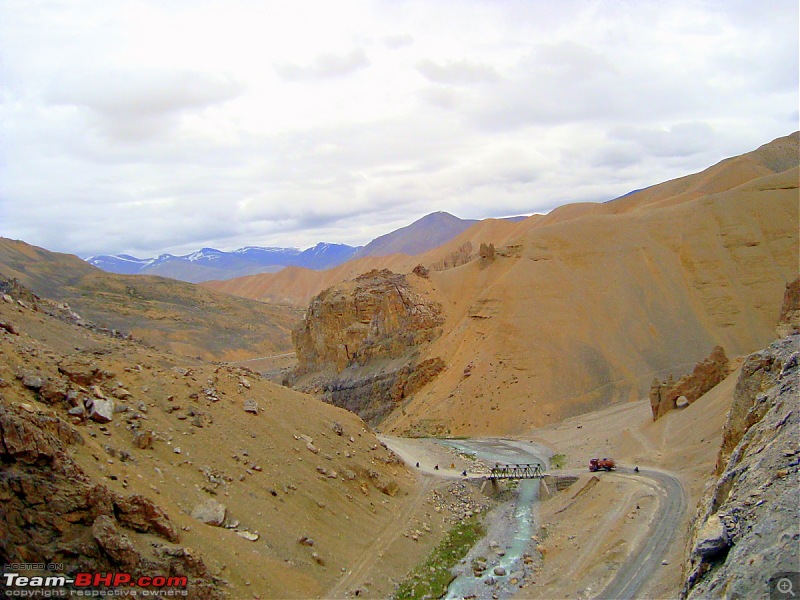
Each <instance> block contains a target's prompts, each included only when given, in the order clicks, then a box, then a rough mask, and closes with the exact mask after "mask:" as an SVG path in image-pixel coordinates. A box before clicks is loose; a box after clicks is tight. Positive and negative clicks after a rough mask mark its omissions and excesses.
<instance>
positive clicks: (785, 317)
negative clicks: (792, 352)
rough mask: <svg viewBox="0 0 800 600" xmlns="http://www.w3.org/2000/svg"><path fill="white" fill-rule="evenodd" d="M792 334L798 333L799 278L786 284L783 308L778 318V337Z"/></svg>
mask: <svg viewBox="0 0 800 600" xmlns="http://www.w3.org/2000/svg"><path fill="white" fill-rule="evenodd" d="M792 333H800V277H798V278H797V279H795V280H794V281H792V282H791V283H787V284H786V291H785V292H784V294H783V306H781V314H780V316H779V317H778V327H777V334H778V337H784V336H787V335H789V334H792Z"/></svg>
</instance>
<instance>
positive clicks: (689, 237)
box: [331, 134, 798, 434]
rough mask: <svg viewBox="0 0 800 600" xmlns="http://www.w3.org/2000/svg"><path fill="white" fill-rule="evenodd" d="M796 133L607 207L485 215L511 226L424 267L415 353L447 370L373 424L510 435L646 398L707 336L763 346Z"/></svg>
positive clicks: (781, 249)
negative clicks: (426, 337) (454, 259)
mask: <svg viewBox="0 0 800 600" xmlns="http://www.w3.org/2000/svg"><path fill="white" fill-rule="evenodd" d="M797 141H798V136H797V135H796V134H795V135H793V136H790V137H789V138H782V139H780V140H777V141H776V142H774V143H773V144H770V145H767V146H765V147H762V148H761V149H759V150H757V151H755V152H753V153H750V154H747V155H744V156H743V157H739V158H738V159H733V160H729V161H724V162H723V163H720V164H719V165H716V166H715V167H712V168H710V169H708V170H707V171H705V172H704V173H702V174H698V175H696V176H693V177H692V178H684V179H683V180H676V182H669V183H667V184H664V186H665V187H664V188H663V189H656V188H653V189H648V190H643V191H642V192H639V193H638V194H632V195H630V196H628V197H625V198H623V199H620V200H619V201H616V202H611V203H606V204H584V205H576V206H568V207H564V208H563V209H558V210H556V211H553V213H551V214H550V215H547V216H545V217H531V218H530V219H527V220H526V221H523V222H521V223H498V224H497V225H496V228H495V229H494V231H496V232H497V234H498V236H502V235H507V234H508V232H509V231H511V230H513V231H514V232H515V233H516V234H517V237H514V238H512V239H509V238H505V240H506V242H505V243H504V244H503V245H499V244H498V247H497V250H496V253H495V254H494V256H493V257H487V258H477V259H473V260H471V261H470V262H467V263H466V264H462V265H460V266H457V267H455V268H449V269H446V270H442V271H436V270H431V271H430V274H429V276H430V286H429V289H428V293H429V296H430V300H432V301H435V302H438V303H440V304H441V306H442V312H443V314H444V315H445V324H444V326H443V330H444V333H443V335H442V336H441V337H439V338H438V339H436V340H435V341H433V342H432V343H431V345H430V347H429V348H428V349H426V350H425V352H423V353H422V354H421V355H420V357H419V360H420V361H424V360H426V359H433V358H436V357H439V358H441V359H442V360H443V361H444V363H445V364H446V365H447V368H446V369H445V370H444V371H443V372H442V373H441V374H440V375H439V376H438V377H437V378H436V379H434V380H433V381H432V382H431V383H430V384H429V385H427V386H426V387H424V388H422V389H421V390H420V391H418V392H417V393H416V394H414V395H413V396H412V397H410V398H406V399H404V400H403V402H401V403H399V404H397V405H396V409H395V411H394V412H393V413H392V414H391V415H390V416H389V417H388V418H387V419H386V420H385V421H384V422H383V424H382V425H381V427H382V428H383V429H384V430H385V431H391V432H395V433H411V434H426V433H440V434H441V433H447V432H449V433H452V434H485V433H509V432H519V431H523V430H525V429H527V428H529V427H531V426H536V425H541V424H544V423H548V422H554V421H558V420H560V419H563V418H565V417H568V416H571V415H575V414H578V413H581V412H586V411H589V410H592V409H595V408H598V407H601V406H605V405H607V404H609V403H613V402H617V401H624V400H629V399H636V398H640V397H644V396H646V395H647V392H648V390H649V386H650V384H651V382H652V380H653V378H654V376H658V377H660V378H664V377H666V376H668V375H670V374H671V375H674V376H675V377H676V379H677V378H679V377H680V376H681V375H684V374H686V373H687V372H689V371H690V370H691V369H692V367H693V366H694V365H695V363H697V362H698V361H700V360H701V359H703V358H705V357H706V356H707V355H708V354H709V353H710V352H711V350H712V349H713V348H714V347H715V346H717V345H719V346H722V348H724V350H725V352H726V353H727V354H728V355H729V356H738V355H742V354H747V353H749V352H752V351H754V350H756V349H758V348H760V347H763V346H764V345H765V344H766V343H767V342H769V340H770V339H772V336H773V331H774V327H775V323H776V320H777V317H778V314H777V311H778V309H777V308H776V307H779V306H780V302H781V298H782V295H783V291H784V286H785V284H786V283H787V282H788V281H791V280H793V279H795V278H796V276H797V270H798V264H797V256H798V226H797V224H798V189H797V182H798V168H797V166H796V164H797ZM792 164H794V165H795V166H794V167H793V168H790V169H788V170H785V171H782V172H779V173H774V172H773V171H772V167H775V168H780V167H783V166H786V165H792ZM763 173H767V174H766V175H763V176H760V177H759V176H758V175H759V174H763ZM742 180H744V181H745V182H744V183H742ZM725 185H728V186H729V187H728V189H727V190H726V191H720V190H722V189H723V188H725ZM702 190H710V191H711V192H713V193H703V192H702ZM689 191H691V193H689ZM639 195H641V196H640V200H641V202H640V203H639V204H637V203H636V197H637V196H639ZM479 226H480V224H479ZM483 227H484V228H485V229H484V230H483V231H484V232H485V233H488V232H489V231H490V228H489V227H488V226H486V225H484V226H483ZM468 233H469V230H468V231H467V232H465V233H464V234H462V236H466V235H467V234H468ZM467 241H470V240H469V239H466V240H465V239H464V238H463V237H462V239H461V240H458V239H455V240H453V242H452V243H451V244H456V243H461V244H465V243H466V242H467ZM487 241H491V240H487ZM473 247H474V246H473ZM450 248H452V246H450ZM437 252H439V256H441V253H442V252H443V249H439V250H437ZM473 252H475V250H473ZM476 253H477V252H476ZM431 256H432V255H431ZM417 258H419V257H417ZM342 326H344V327H346V326H347V324H346V323H343V324H342ZM331 334H332V332H331Z"/></svg>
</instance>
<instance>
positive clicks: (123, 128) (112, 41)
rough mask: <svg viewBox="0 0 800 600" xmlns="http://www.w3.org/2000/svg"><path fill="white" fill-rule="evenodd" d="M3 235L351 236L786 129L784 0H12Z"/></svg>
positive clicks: (100, 249)
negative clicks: (311, 0) (761, 0)
mask: <svg viewBox="0 0 800 600" xmlns="http://www.w3.org/2000/svg"><path fill="white" fill-rule="evenodd" d="M0 86H2V87H0V160H1V161H2V164H0V235H3V236H5V237H12V238H19V239H23V240H25V241H27V242H29V243H33V244H36V245H40V246H44V247H46V248H48V249H51V250H58V251H64V252H71V253H75V254H79V255H81V256H87V255H90V254H99V253H120V252H127V253H130V254H134V255H137V256H140V257H141V256H151V255H155V254H158V253H160V252H166V251H169V252H173V253H187V252H190V251H192V250H195V249H198V248H200V247H202V246H213V247H216V248H220V249H223V250H232V249H235V248H238V247H241V246H245V245H266V246H291V247H300V248H306V247H308V246H311V245H313V244H315V243H316V242H318V241H327V242H339V243H347V244H351V245H359V244H364V243H366V242H368V241H369V240H370V239H372V238H374V237H376V236H378V235H380V234H383V233H386V232H388V231H390V230H393V229H396V228H397V227H401V226H404V225H407V224H408V223H410V222H411V221H413V220H415V219H417V218H419V217H421V216H423V215H425V214H427V213H430V212H433V211H436V210H445V211H448V212H451V213H453V214H455V215H457V216H459V217H462V218H484V217H492V216H506V215H516V214H531V213H534V212H546V211H548V210H550V209H552V208H554V207H555V206H558V205H561V204H564V203H568V202H574V201H587V200H588V201H604V200H608V199H611V198H614V197H616V196H619V195H622V194H624V193H626V192H628V191H630V190H632V189H637V188H640V187H644V186H647V185H650V184H654V183H658V182H661V181H664V180H667V179H671V178H674V177H678V176H681V175H685V174H688V173H691V172H695V171H699V170H702V169H703V168H705V167H707V166H709V165H711V164H713V163H715V162H717V161H719V160H721V159H722V158H725V157H728V156H732V155H736V154H740V153H742V152H746V151H748V150H752V149H754V148H756V147H757V146H759V145H761V144H763V143H766V142H768V141H770V140H772V139H774V138H775V137H779V136H782V135H787V134H789V133H791V132H792V131H795V130H796V129H798V2H797V0H765V1H764V2H753V1H752V0H744V1H735V0H714V1H707V2H700V1H692V2H689V1H679V0H675V1H668V0H659V1H647V0H636V1H634V0H606V1H581V0H574V1H572V0H571V1H565V0H514V1H512V0H507V1H503V0H491V1H490V0H484V1H474V2H473V1H469V0H459V1H452V2H450V1H446V0H424V1H422V0H420V1H414V0H408V1H406V0H377V1H353V2H349V1H341V0H325V1H320V2H302V1H297V0H281V1H257V0H225V1H221V0H219V1H216V0H215V1H211V0H209V1H203V0H135V1H133V0H130V1H129V0H63V1H59V0H2V2H0Z"/></svg>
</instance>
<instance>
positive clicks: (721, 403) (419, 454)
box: [334, 369, 738, 599]
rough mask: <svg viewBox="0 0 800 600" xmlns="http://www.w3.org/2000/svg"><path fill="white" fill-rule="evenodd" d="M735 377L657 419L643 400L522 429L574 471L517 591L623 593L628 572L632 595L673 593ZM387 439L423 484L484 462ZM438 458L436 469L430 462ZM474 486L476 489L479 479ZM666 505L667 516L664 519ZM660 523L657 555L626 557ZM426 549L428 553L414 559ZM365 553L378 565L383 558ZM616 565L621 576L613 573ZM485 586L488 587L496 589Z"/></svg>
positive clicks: (545, 505) (545, 518) (545, 517)
mask: <svg viewBox="0 0 800 600" xmlns="http://www.w3.org/2000/svg"><path fill="white" fill-rule="evenodd" d="M737 377H738V369H736V370H735V371H734V372H733V373H732V374H731V375H729V377H728V378H727V379H726V380H725V381H723V382H722V383H721V384H720V385H718V386H717V387H716V388H714V389H713V390H712V391H711V392H709V393H708V394H707V395H706V396H704V397H703V398H701V399H699V400H698V401H697V402H696V403H694V404H692V405H690V406H688V407H686V408H684V409H682V410H676V411H673V412H671V413H668V414H667V415H666V416H665V417H663V418H662V419H660V420H659V421H658V422H653V421H652V416H651V411H650V405H649V402H648V401H647V400H640V401H636V402H630V403H625V404H617V405H614V406H612V407H609V408H607V409H604V410H601V411H596V412H593V413H587V414H585V415H581V416H579V417H575V418H572V419H569V420H566V421H563V422H561V423H559V424H555V425H551V426H549V427H545V428H541V429H537V430H533V431H531V432H529V433H528V434H527V435H526V436H521V437H519V438H518V441H519V442H526V443H529V442H533V443H535V444H538V445H543V446H546V447H548V448H549V449H550V450H551V451H552V452H553V453H555V454H560V455H562V457H561V460H562V461H563V463H564V469H563V470H561V471H559V470H557V469H551V472H552V473H553V474H558V473H559V472H561V473H563V474H573V475H576V476H578V477H579V478H578V480H577V481H576V482H575V484H573V485H572V486H571V487H569V488H568V489H566V490H565V491H563V492H560V493H556V494H554V495H553V496H552V497H551V498H549V499H546V500H543V501H541V502H540V504H539V507H538V509H539V515H538V522H539V525H540V529H539V531H538V533H537V534H536V539H535V540H534V542H535V543H536V544H538V546H539V550H540V551H541V552H542V558H541V560H539V561H538V562H537V563H536V564H535V565H534V570H533V573H532V574H531V575H530V576H528V577H526V578H525V579H523V580H521V581H520V582H519V585H518V587H517V589H518V591H517V592H516V593H515V595H514V597H518V598H547V599H553V598H570V599H574V598H593V597H596V596H597V595H598V594H600V593H604V594H606V593H620V592H622V590H623V587H622V586H624V584H625V583H626V581H627V580H631V579H634V578H640V579H641V580H642V587H641V588H640V589H639V591H638V592H637V596H642V597H648V598H676V597H678V595H679V589H680V585H681V564H682V560H683V552H684V546H685V544H686V537H687V530H688V523H689V518H690V514H691V513H692V512H693V509H694V506H695V504H696V502H697V500H698V498H699V496H700V493H701V492H702V489H703V486H704V484H705V482H706V480H707V478H708V477H709V476H710V475H711V472H712V470H713V467H714V462H715V459H716V454H717V451H718V449H719V446H720V441H721V435H722V428H723V425H724V422H725V417H726V413H727V410H728V407H729V406H730V402H731V398H732V393H733V388H734V385H735V383H736V379H737ZM385 440H386V441H387V443H389V445H390V446H391V447H392V448H393V450H395V452H397V453H398V454H399V455H400V456H401V457H402V458H403V459H404V460H406V461H407V462H408V463H409V464H410V466H415V464H416V462H419V463H420V467H419V468H418V477H419V479H420V480H421V481H422V484H421V488H420V489H421V490H422V491H428V490H430V489H431V486H433V485H436V483H435V482H433V480H432V477H436V478H437V479H438V481H439V485H441V482H442V481H443V480H444V481H446V480H447V478H450V479H459V478H460V477H461V471H462V470H463V469H467V470H468V471H469V472H470V474H474V473H479V472H480V470H481V469H480V468H479V467H478V466H477V465H476V463H475V462H474V461H471V460H468V459H466V458H465V457H464V456H463V455H462V456H459V455H458V454H457V453H454V451H453V450H452V449H450V448H446V447H444V446H442V445H441V444H439V443H436V442H434V441H431V440H422V439H420V440H417V439H408V438H405V439H404V438H385ZM594 456H608V457H614V458H615V459H616V461H617V464H618V465H619V466H620V468H619V469H618V471H617V472H612V473H597V474H594V473H589V472H588V460H589V458H591V457H594ZM437 464H438V465H439V469H434V468H433V467H434V465H437ZM634 466H639V467H640V468H641V469H642V474H641V475H644V474H645V471H647V472H649V473H650V474H651V475H653V477H648V476H640V475H635V474H634V473H633V472H632V470H633V467H634ZM660 473H665V475H663V476H660ZM669 474H672V475H674V476H675V477H671V476H670V475H669ZM670 487H671V489H670ZM474 488H475V489H474V490H473V491H477V489H478V487H477V485H476V486H474ZM670 503H672V505H671V506H670ZM424 506H425V505H424V504H419V505H418V508H422V507H424ZM665 506H666V507H667V509H669V510H671V513H670V514H671V516H670V517H669V519H670V521H669V522H666V523H662V522H660V520H661V519H662V518H663V515H664V514H667V513H666V512H665ZM410 508H411V509H413V508H414V507H413V506H411V507H410ZM429 509H430V507H429V506H428V507H427V510H429ZM412 512H413V510H411V511H410V512H409V511H403V513H402V514H400V515H399V519H400V520H404V519H406V518H413V517H411V513H412ZM406 513H408V514H406ZM490 514H493V513H490ZM497 514H502V511H498V513H497ZM417 518H419V515H418V516H417ZM491 527H492V523H491V522H489V523H487V528H489V529H491ZM395 528H402V526H401V525H399V524H398V525H395ZM659 528H660V529H665V528H667V529H668V530H669V531H667V532H666V534H665V535H664V536H663V537H664V540H665V541H664V542H663V544H662V546H661V548H659V557H658V560H657V562H654V561H653V558H652V557H650V562H651V563H652V564H650V565H649V568H650V570H649V572H644V571H639V572H638V573H637V572H636V571H635V569H631V568H630V567H629V565H630V561H629V559H630V558H631V557H632V556H636V557H637V558H640V559H642V560H641V562H643V561H644V559H646V558H647V557H646V556H638V554H639V553H640V552H641V551H642V549H643V548H645V547H646V542H648V541H649V536H651V535H652V532H653V531H655V530H657V529H659ZM662 533H663V532H662ZM387 550H388V549H387ZM420 550H421V548H420ZM387 554H388V552H387ZM422 558H424V555H421V556H420V557H419V559H420V561H421V560H422ZM368 562H371V564H372V565H373V566H374V567H376V568H379V567H378V565H379V563H380V561H379V560H376V559H373V560H372V561H368ZM633 562H635V561H633ZM365 566H366V565H365ZM368 572H369V569H364V570H363V573H359V574H360V575H362V579H365V578H366V579H368V578H369V576H372V575H374V574H372V573H368ZM618 574H620V577H618V580H617V581H612V580H614V578H615V576H616V575H618ZM357 579H358V578H357V577H356V578H353V577H352V576H348V577H347V578H346V580H347V583H348V584H350V586H343V585H342V582H340V584H339V585H337V586H336V588H334V590H335V591H336V592H337V594H335V595H339V594H341V593H342V592H344V593H345V594H347V591H348V590H347V588H348V587H350V590H353V589H355V587H356V586H357V584H358V581H357ZM373 579H374V577H373ZM380 587H382V586H377V587H376V589H375V590H374V591H375V592H377V591H378V589H377V588H380ZM507 589H508V588H506V590H507ZM365 591H366V590H365ZM386 591H389V590H386ZM487 592H489V596H488V597H491V593H492V592H491V591H490V590H488V589H487ZM495 595H498V594H497V593H496V592H495ZM369 597H371V594H370V595H369ZM499 597H507V595H506V593H503V594H502V595H500V596H499Z"/></svg>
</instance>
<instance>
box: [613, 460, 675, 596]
mask: <svg viewBox="0 0 800 600" xmlns="http://www.w3.org/2000/svg"><path fill="white" fill-rule="evenodd" d="M618 473H620V474H622V473H624V474H626V475H627V476H629V477H632V478H634V479H638V480H648V481H649V482H651V483H652V484H654V486H655V488H656V489H657V491H658V498H659V504H660V509H659V511H658V514H657V516H656V518H655V519H654V521H653V522H652V524H651V525H650V531H649V532H648V535H647V536H646V537H645V540H644V543H643V546H642V547H641V548H639V549H638V550H637V551H636V552H635V553H634V554H632V555H631V556H630V557H629V559H628V561H627V562H626V563H625V564H623V565H622V566H621V567H620V569H619V570H618V571H617V574H616V575H615V576H614V579H612V580H611V582H610V583H609V584H608V585H607V586H606V587H605V588H604V589H603V591H602V592H600V593H599V594H598V595H597V598H620V599H627V598H637V597H639V591H640V590H641V588H642V586H643V585H644V584H645V583H646V582H647V581H648V580H649V579H650V578H651V577H652V575H653V573H654V572H655V571H656V569H657V567H658V566H659V565H660V564H661V561H662V560H663V558H664V555H665V554H666V551H667V548H668V547H669V545H670V543H671V542H672V538H673V534H674V532H675V531H677V530H678V527H679V523H680V519H681V516H682V515H683V512H684V511H685V510H686V491H685V490H684V489H683V486H682V485H681V482H680V481H678V479H676V478H675V477H673V476H672V475H670V474H669V473H667V472H665V471H656V470H652V469H640V470H639V472H638V473H634V472H633V470H632V469H625V468H621V469H619V470H618Z"/></svg>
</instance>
